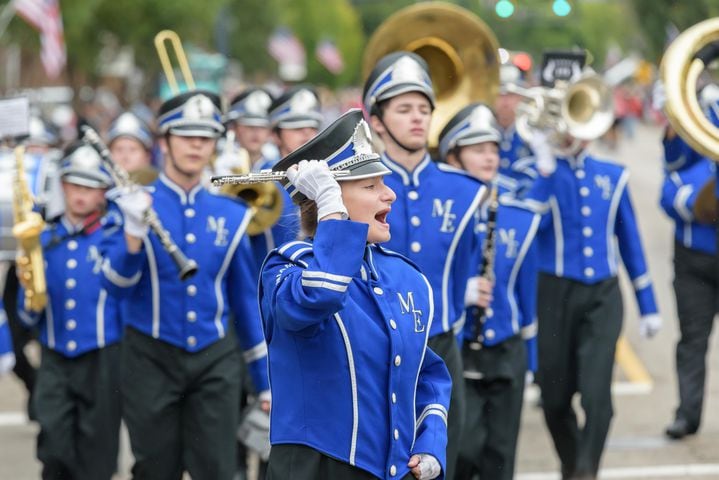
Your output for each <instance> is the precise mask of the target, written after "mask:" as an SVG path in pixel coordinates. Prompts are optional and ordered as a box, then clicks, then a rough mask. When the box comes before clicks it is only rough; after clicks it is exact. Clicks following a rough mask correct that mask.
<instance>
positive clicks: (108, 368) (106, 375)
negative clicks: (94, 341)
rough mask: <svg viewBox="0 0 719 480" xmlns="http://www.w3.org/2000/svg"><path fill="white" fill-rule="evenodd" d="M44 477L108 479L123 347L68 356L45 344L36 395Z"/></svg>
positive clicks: (116, 429) (114, 441)
mask: <svg viewBox="0 0 719 480" xmlns="http://www.w3.org/2000/svg"><path fill="white" fill-rule="evenodd" d="M33 401H34V402H35V409H36V411H37V420H38V423H39V424H40V434H39V435H38V440H37V458H38V459H39V460H40V461H41V462H42V464H43V468H42V478H43V479H45V480H49V479H53V480H60V479H62V480H84V479H87V480H109V479H110V478H111V477H112V475H113V474H114V472H115V467H116V465H117V449H118V443H119V437H120V402H121V397H120V345H119V344H114V345H110V346H108V347H104V348H101V349H99V350H94V351H92V352H88V353H85V354H83V355H81V356H79V357H77V358H66V357H63V356H62V355H60V354H59V353H56V352H54V351H53V350H50V349H49V348H46V347H43V349H42V363H41V365H40V369H39V371H38V378H37V385H36V390H35V395H34V397H33Z"/></svg>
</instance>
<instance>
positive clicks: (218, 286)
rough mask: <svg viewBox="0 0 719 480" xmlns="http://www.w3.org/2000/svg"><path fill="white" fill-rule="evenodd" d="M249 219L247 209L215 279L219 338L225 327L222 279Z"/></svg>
mask: <svg viewBox="0 0 719 480" xmlns="http://www.w3.org/2000/svg"><path fill="white" fill-rule="evenodd" d="M251 219H252V211H251V210H249V209H248V210H247V211H245V217H244V218H243V219H242V223H240V226H239V227H237V231H235V235H234V237H233V238H232V242H230V246H229V247H228V248H227V253H225V258H224V260H223V261H222V266H221V267H220V270H219V271H218V272H217V276H216V277H215V300H216V301H217V311H216V312H215V328H216V329H217V335H218V336H219V337H220V338H224V336H225V327H224V326H223V325H222V313H223V312H224V311H225V300H224V297H223V295H222V279H223V278H224V276H225V273H226V272H227V269H228V268H229V267H230V262H231V261H232V257H233V255H234V254H235V251H236V250H237V246H238V245H239V244H240V240H241V239H242V236H243V235H244V234H245V230H247V225H249V224H250V220H251Z"/></svg>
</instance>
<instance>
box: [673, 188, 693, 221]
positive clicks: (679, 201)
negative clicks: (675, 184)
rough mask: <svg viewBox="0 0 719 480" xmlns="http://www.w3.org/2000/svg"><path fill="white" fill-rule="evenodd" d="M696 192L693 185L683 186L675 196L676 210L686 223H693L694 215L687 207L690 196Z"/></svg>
mask: <svg viewBox="0 0 719 480" xmlns="http://www.w3.org/2000/svg"><path fill="white" fill-rule="evenodd" d="M692 192H694V187H693V186H691V185H683V186H681V187H679V190H677V194H676V195H675V196H674V210H676V211H677V213H678V214H679V216H680V217H682V220H684V221H685V222H692V221H693V220H694V215H693V214H692V211H691V210H690V209H689V208H688V206H687V200H689V196H690V195H691V194H692Z"/></svg>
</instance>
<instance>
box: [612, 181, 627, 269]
mask: <svg viewBox="0 0 719 480" xmlns="http://www.w3.org/2000/svg"><path fill="white" fill-rule="evenodd" d="M627 181H629V172H628V171H627V170H624V171H623V172H622V176H621V177H619V180H618V181H617V187H616V189H615V190H614V195H613V196H612V201H611V203H610V204H609V217H607V253H608V255H607V258H608V259H609V271H610V272H611V274H612V275H616V274H617V267H618V264H619V255H617V242H616V239H615V236H614V234H615V231H616V230H615V228H614V226H615V223H616V221H617V211H618V210H619V202H620V201H621V198H622V193H623V192H624V187H626V185H627Z"/></svg>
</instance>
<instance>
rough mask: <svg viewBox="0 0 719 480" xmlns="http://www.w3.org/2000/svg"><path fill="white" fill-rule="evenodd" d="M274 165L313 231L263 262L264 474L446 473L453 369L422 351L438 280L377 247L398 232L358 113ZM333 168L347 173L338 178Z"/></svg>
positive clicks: (381, 170) (318, 477) (300, 477)
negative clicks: (267, 421) (267, 416)
mask: <svg viewBox="0 0 719 480" xmlns="http://www.w3.org/2000/svg"><path fill="white" fill-rule="evenodd" d="M305 159H320V160H310V161H308V160H305ZM275 169H277V170H287V179H288V180H287V181H285V182H284V183H285V188H287V189H288V191H289V192H290V194H291V195H292V198H293V200H294V201H295V202H297V203H299V205H300V209H301V211H302V222H303V229H304V230H305V231H306V232H307V233H308V234H309V236H310V238H309V239H308V240H307V241H303V242H301V241H297V242H290V243H287V244H285V245H283V246H282V247H280V248H279V249H276V250H273V251H272V252H271V254H270V256H269V257H268V259H267V260H266V262H265V264H264V266H263V269H262V276H261V288H260V299H261V310H262V317H263V322H264V328H265V336H266V338H267V342H268V348H269V368H270V378H271V385H272V393H273V405H272V411H271V417H272V423H271V429H270V435H271V441H272V444H273V446H272V451H271V453H270V462H269V472H268V479H287V478H292V479H296V480H304V479H307V480H310V479H311V480H323V479H324V480H330V479H332V480H334V479H339V478H341V479H343V480H344V479H349V480H351V479H370V478H383V479H393V478H404V479H407V478H417V479H420V480H426V479H432V478H445V477H444V475H443V473H444V471H445V447H446V441H447V436H446V421H447V408H448V404H449V394H450V377H449V374H448V372H447V369H446V368H445V366H444V363H443V362H442V360H441V359H440V358H439V357H438V356H437V355H435V354H434V353H433V352H432V351H431V350H430V349H429V348H427V339H428V337H429V334H430V332H431V331H432V322H433V318H434V312H435V311H436V310H435V309H434V303H433V295H432V289H431V287H430V284H429V283H428V282H427V279H426V278H425V277H424V276H423V275H422V274H421V273H420V272H419V270H418V269H417V267H416V266H415V265H414V264H413V263H411V262H410V261H408V260H407V259H405V258H404V257H402V256H401V255H398V254H396V253H393V252H391V251H389V250H386V249H384V248H383V247H380V246H379V245H378V244H379V243H384V242H387V240H389V238H390V226H389V223H388V221H387V220H388V214H389V212H390V210H391V205H392V204H393V202H394V200H395V198H396V197H395V194H394V192H392V190H391V189H389V188H388V187H387V186H386V185H385V184H384V182H383V176H385V175H387V174H389V173H390V170H388V169H387V168H386V167H385V166H384V165H383V164H382V162H381V161H380V159H379V155H377V154H375V153H374V152H373V150H372V145H371V139H370V133H369V128H368V126H367V124H366V123H365V121H364V120H363V118H362V112H361V111H360V110H351V111H349V112H348V113H346V114H345V115H343V116H342V117H340V118H339V119H338V120H337V121H335V122H334V123H333V124H332V125H330V126H329V127H328V128H327V129H326V130H325V131H324V132H323V133H321V134H320V135H319V136H318V137H316V138H315V139H313V140H311V141H310V142H309V143H307V144H305V145H304V146H302V147H301V148H300V149H298V150H296V151H294V152H292V153H291V154H290V155H288V156H287V157H285V158H284V159H283V160H281V161H280V162H279V163H278V164H277V165H276V166H275ZM336 170H349V172H350V174H349V175H348V176H346V177H341V178H340V179H339V180H340V181H339V182H338V181H337V180H335V178H333V175H332V171H336Z"/></svg>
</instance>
